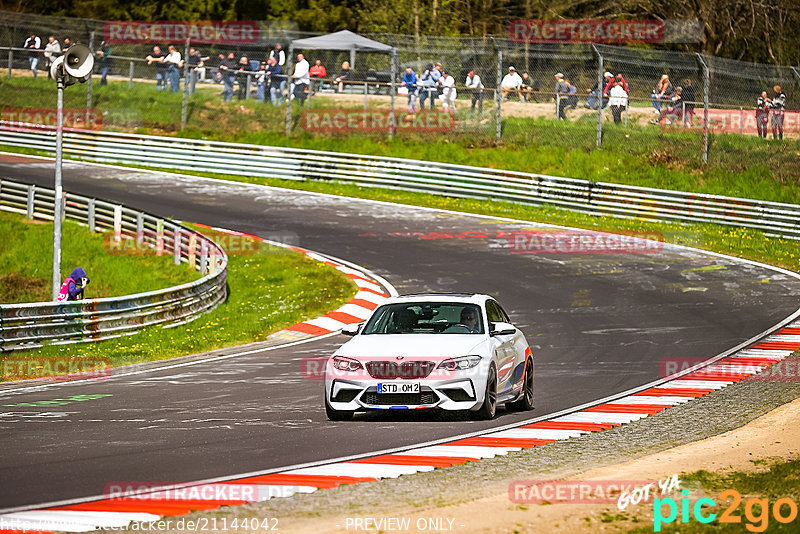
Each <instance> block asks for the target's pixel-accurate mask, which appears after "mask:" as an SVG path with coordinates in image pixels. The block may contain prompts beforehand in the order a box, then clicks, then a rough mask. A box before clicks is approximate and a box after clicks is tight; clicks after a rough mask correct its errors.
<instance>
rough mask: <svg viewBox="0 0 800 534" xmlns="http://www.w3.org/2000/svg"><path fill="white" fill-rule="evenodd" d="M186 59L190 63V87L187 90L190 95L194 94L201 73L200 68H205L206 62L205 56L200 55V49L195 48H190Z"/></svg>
mask: <svg viewBox="0 0 800 534" xmlns="http://www.w3.org/2000/svg"><path fill="white" fill-rule="evenodd" d="M186 61H187V63H188V65H189V87H188V88H187V90H188V93H189V94H190V95H193V94H194V91H195V87H196V86H197V78H198V76H199V74H200V73H199V71H198V69H201V68H203V67H204V66H205V62H204V61H203V57H202V56H201V55H200V51H199V50H195V49H194V48H190V49H189V57H188V58H186Z"/></svg>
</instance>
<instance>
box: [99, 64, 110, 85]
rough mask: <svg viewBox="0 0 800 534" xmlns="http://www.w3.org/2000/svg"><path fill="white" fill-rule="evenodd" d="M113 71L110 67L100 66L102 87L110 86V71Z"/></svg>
mask: <svg viewBox="0 0 800 534" xmlns="http://www.w3.org/2000/svg"><path fill="white" fill-rule="evenodd" d="M110 70H111V67H109V66H108V65H100V85H108V80H106V78H107V77H108V71H110Z"/></svg>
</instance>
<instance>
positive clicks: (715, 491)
mask: <svg viewBox="0 0 800 534" xmlns="http://www.w3.org/2000/svg"><path fill="white" fill-rule="evenodd" d="M768 467H769V468H768V469H767V470H764V471H757V472H741V471H737V472H733V473H729V474H718V473H711V472H708V471H697V472H695V473H691V474H689V475H685V476H682V477H681V484H682V486H694V487H696V486H699V487H701V488H702V489H703V492H704V495H703V496H704V497H708V498H711V499H713V500H714V502H716V504H717V506H715V507H708V506H704V507H703V515H704V516H708V515H709V514H711V513H714V514H716V518H715V519H714V521H712V522H710V523H708V524H701V523H700V522H698V521H697V520H696V519H695V517H694V515H693V512H692V510H689V521H688V522H686V523H682V522H681V515H680V514H681V512H680V506H681V503H680V498H681V495H679V494H674V495H672V498H674V499H675V500H676V501H677V503H678V517H677V518H676V521H675V522H674V523H670V524H668V525H665V526H664V527H662V529H661V532H663V533H665V534H676V533H679V532H680V533H681V534H694V533H697V534H704V533H711V532H723V533H727V532H731V533H733V532H767V533H771V532H797V531H798V523H799V520H798V519H797V517H795V519H794V520H793V521H792V522H791V523H788V524H781V523H780V522H778V521H777V520H776V519H775V516H774V514H773V507H774V505H775V502H776V501H777V500H778V499H782V498H788V499H791V500H792V501H793V502H794V503H795V511H796V510H797V508H796V505H797V503H798V502H800V459H794V460H789V461H775V462H774V463H771V464H770V465H769V466H768ZM729 489H730V490H735V491H737V492H739V494H740V495H741V502H740V503H739V505H738V506H732V503H733V500H732V497H730V496H728V495H724V497H725V498H722V493H723V492H724V491H725V490H729ZM698 496H699V495H698V492H697V491H691V490H690V494H689V499H690V503H691V508H692V509H693V505H694V501H695V499H697V498H698ZM750 499H759V500H761V499H763V500H764V501H762V502H761V503H752V504H750V505H748V501H750ZM764 502H765V503H766V504H767V507H766V509H764V507H762V505H761V504H762V503H764ZM734 504H735V503H734ZM729 507H731V510H730V511H731V516H737V517H739V518H740V522H739V523H729V522H722V521H720V516H721V515H722V514H723V512H725V510H726V509H728V508H729ZM663 508H664V514H667V513H668V509H667V508H668V507H667V505H664V507H663ZM748 508H749V510H748ZM781 508H782V510H781V514H782V515H783V516H784V517H786V516H789V514H790V507H789V505H787V504H784V505H783V506H782V507H781ZM748 512H749V515H748ZM748 525H749V526H748ZM628 532H629V533H632V534H645V533H647V532H649V533H652V532H653V525H652V524H651V525H650V526H643V527H637V528H635V529H632V530H629V531H628Z"/></svg>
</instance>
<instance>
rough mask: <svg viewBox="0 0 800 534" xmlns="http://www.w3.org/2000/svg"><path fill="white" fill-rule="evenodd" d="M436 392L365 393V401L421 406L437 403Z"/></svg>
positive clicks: (375, 403) (367, 402) (378, 404)
mask: <svg viewBox="0 0 800 534" xmlns="http://www.w3.org/2000/svg"><path fill="white" fill-rule="evenodd" d="M436 400H437V398H436V394H435V393H433V392H432V391H430V392H422V393H384V394H381V395H378V394H377V393H365V394H364V402H365V403H366V404H373V405H377V406H388V405H394V404H399V405H405V406H419V405H421V404H435V403H436Z"/></svg>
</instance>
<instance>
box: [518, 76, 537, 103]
mask: <svg viewBox="0 0 800 534" xmlns="http://www.w3.org/2000/svg"><path fill="white" fill-rule="evenodd" d="M533 85H534V82H533V78H531V76H530V74H528V73H527V72H523V73H522V84H521V85H520V86H519V94H520V96H521V97H522V98H521V100H524V101H525V102H532V101H536V95H535V94H534V91H535V89H534V88H533Z"/></svg>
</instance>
